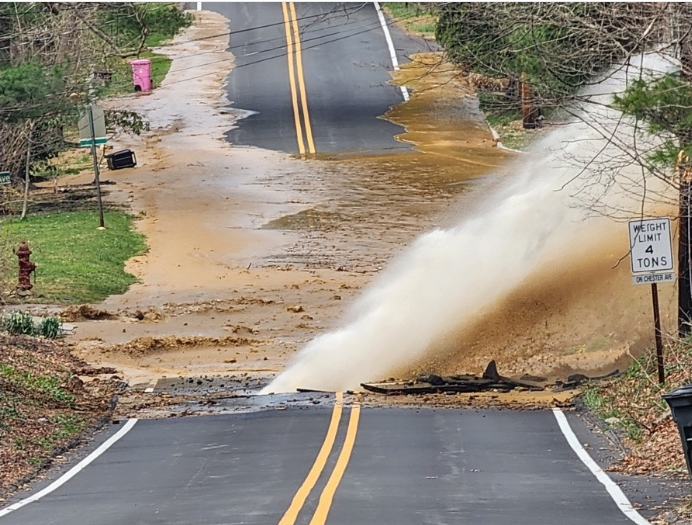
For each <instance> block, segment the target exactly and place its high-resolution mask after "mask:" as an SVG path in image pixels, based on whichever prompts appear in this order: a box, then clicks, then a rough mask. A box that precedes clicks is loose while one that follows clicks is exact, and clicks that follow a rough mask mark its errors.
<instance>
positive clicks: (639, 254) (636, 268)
mask: <svg viewBox="0 0 692 525" xmlns="http://www.w3.org/2000/svg"><path fill="white" fill-rule="evenodd" d="M629 232H630V262H631V265H632V274H633V278H632V282H633V283H634V284H650V283H659V282H670V281H674V280H675V272H673V271H672V270H673V243H672V241H671V230H670V219H669V218H667V217H664V218H657V219H643V220H636V221H630V222H629ZM647 274H648V275H647Z"/></svg>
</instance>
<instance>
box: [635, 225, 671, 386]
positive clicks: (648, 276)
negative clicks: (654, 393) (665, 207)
mask: <svg viewBox="0 0 692 525" xmlns="http://www.w3.org/2000/svg"><path fill="white" fill-rule="evenodd" d="M629 233H630V263H631V266H632V282H633V284H651V299H652V302H653V309H654V330H655V338H656V363H657V368H658V382H659V383H660V384H663V383H664V382H665V380H666V376H665V370H664V368H663V341H662V340H661V315H660V312H659V306H658V283H665V282H674V281H675V272H674V271H673V243H672V241H671V232H670V219H669V218H667V217H662V218H656V219H641V220H635V221H630V222H629Z"/></svg>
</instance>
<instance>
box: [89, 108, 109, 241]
mask: <svg viewBox="0 0 692 525" xmlns="http://www.w3.org/2000/svg"><path fill="white" fill-rule="evenodd" d="M87 115H88V117H89V133H90V134H91V159H92V160H93V162H94V184H95V185H96V200H97V202H98V207H99V228H105V225H104V222H103V201H102V200H101V180H100V176H99V161H98V156H97V154H96V131H94V110H93V107H92V105H91V104H89V105H87Z"/></svg>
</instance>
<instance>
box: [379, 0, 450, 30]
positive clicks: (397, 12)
mask: <svg viewBox="0 0 692 525" xmlns="http://www.w3.org/2000/svg"><path fill="white" fill-rule="evenodd" d="M382 8H383V9H384V10H385V11H386V12H387V13H388V14H389V15H390V16H391V17H392V18H393V19H394V20H396V21H397V22H398V23H399V24H400V25H401V26H402V27H403V28H404V29H405V30H406V31H408V32H410V33H415V34H418V35H422V36H424V37H425V38H435V28H436V27H437V15H436V14H435V10H434V6H427V5H421V4H420V3H415V2H386V3H383V4H382Z"/></svg>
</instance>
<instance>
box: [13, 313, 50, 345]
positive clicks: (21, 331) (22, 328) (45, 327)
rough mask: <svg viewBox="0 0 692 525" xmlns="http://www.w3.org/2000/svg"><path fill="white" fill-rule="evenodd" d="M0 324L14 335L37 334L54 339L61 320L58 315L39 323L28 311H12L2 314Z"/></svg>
mask: <svg viewBox="0 0 692 525" xmlns="http://www.w3.org/2000/svg"><path fill="white" fill-rule="evenodd" d="M0 325H1V326H2V330H3V331H5V332H8V333H10V334H14V335H37V336H40V337H45V338H46V339H55V338H56V337H58V335H59V334H60V327H61V326H62V322H61V321H60V319H59V318H58V317H47V318H45V319H43V320H42V321H41V322H40V323H39V324H36V323H34V318H33V317H32V316H31V314H29V313H28V312H12V313H11V314H10V315H8V316H3V317H2V320H1V323H0Z"/></svg>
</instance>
